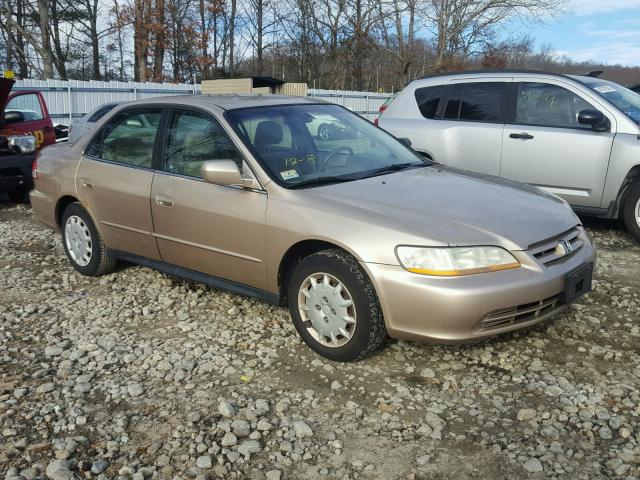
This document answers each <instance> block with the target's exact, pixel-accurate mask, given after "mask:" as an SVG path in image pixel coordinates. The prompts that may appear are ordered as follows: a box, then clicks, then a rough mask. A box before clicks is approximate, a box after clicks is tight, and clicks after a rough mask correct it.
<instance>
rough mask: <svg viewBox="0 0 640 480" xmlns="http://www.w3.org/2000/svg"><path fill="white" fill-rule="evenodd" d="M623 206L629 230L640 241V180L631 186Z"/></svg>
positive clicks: (625, 221) (624, 217)
mask: <svg viewBox="0 0 640 480" xmlns="http://www.w3.org/2000/svg"><path fill="white" fill-rule="evenodd" d="M622 208H623V212H622V217H623V219H624V224H625V225H626V227H627V230H629V232H630V233H631V235H633V236H634V237H635V239H636V240H637V241H639V242H640V182H636V183H634V184H633V185H631V186H630V187H629V191H628V192H627V195H626V196H625V200H624V205H623V207H622Z"/></svg>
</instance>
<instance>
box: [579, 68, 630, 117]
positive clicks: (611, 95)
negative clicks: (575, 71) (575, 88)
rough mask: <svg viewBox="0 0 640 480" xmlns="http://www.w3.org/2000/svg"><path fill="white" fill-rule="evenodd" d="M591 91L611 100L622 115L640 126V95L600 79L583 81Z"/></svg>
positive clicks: (583, 79)
mask: <svg viewBox="0 0 640 480" xmlns="http://www.w3.org/2000/svg"><path fill="white" fill-rule="evenodd" d="M581 80H582V81H583V82H584V83H585V84H586V85H587V86H588V87H589V88H590V89H591V90H593V91H594V92H596V93H597V94H598V95H600V96H601V97H604V98H605V99H607V100H609V102H611V103H612V104H613V105H614V106H615V107H617V108H618V110H620V111H621V112H622V113H624V114H625V115H626V116H627V117H629V118H630V119H631V120H633V121H634V122H636V123H638V124H640V95H639V94H637V93H636V92H634V91H633V90H629V89H628V88H625V87H623V86H622V85H618V84H617V83H614V82H609V81H607V80H600V79H598V78H589V79H586V78H582V79H581Z"/></svg>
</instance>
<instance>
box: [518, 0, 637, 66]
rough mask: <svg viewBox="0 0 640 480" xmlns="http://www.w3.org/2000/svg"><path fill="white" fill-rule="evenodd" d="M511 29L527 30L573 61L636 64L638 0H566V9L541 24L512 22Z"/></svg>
mask: <svg viewBox="0 0 640 480" xmlns="http://www.w3.org/2000/svg"><path fill="white" fill-rule="evenodd" d="M511 29H512V30H513V32H514V33H520V34H523V33H528V34H529V35H531V36H532V37H533V38H534V39H535V40H536V42H537V44H538V46H539V45H541V44H551V45H552V46H553V49H554V50H555V53H556V55H557V56H560V57H561V56H564V55H566V56H568V57H570V58H572V59H573V60H576V61H588V60H594V61H597V62H603V63H608V64H616V63H619V64H622V65H631V66H640V0H569V4H568V6H567V8H566V12H564V13H561V14H560V15H558V16H557V17H556V18H553V19H549V20H548V21H546V23H544V24H533V25H532V24H527V25H522V23H521V22H519V21H518V22H515V23H514V24H513V25H511Z"/></svg>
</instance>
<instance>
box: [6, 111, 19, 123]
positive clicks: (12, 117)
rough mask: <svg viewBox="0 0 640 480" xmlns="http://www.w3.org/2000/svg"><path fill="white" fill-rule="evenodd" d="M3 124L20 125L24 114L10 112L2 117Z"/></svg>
mask: <svg viewBox="0 0 640 480" xmlns="http://www.w3.org/2000/svg"><path fill="white" fill-rule="evenodd" d="M2 120H3V121H4V123H20V122H24V114H23V113H22V112H17V111H15V110H14V111H11V112H6V113H5V114H4V116H3V117H2Z"/></svg>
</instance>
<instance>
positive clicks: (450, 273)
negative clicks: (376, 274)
mask: <svg viewBox="0 0 640 480" xmlns="http://www.w3.org/2000/svg"><path fill="white" fill-rule="evenodd" d="M396 254H397V256H398V260H400V263H401V264H402V266H403V267H404V268H406V269H407V270H409V271H410V272H413V273H420V274H422V275H436V276H441V277H456V276H460V275H474V274H476V273H485V272H495V271H498V270H507V269H510V268H518V267H519V266H520V262H518V261H517V260H516V259H515V258H514V257H513V255H511V254H510V253H509V252H507V251H506V250H505V249H504V248H500V247H451V248H442V247H409V246H399V247H397V248H396Z"/></svg>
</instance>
